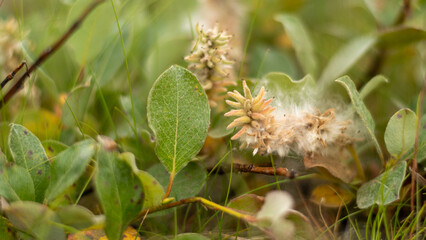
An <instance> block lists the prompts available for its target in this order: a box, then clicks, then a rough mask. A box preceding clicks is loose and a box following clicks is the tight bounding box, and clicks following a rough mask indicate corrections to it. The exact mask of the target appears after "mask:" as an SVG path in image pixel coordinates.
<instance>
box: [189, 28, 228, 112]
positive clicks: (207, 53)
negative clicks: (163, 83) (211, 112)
mask: <svg viewBox="0 0 426 240" xmlns="http://www.w3.org/2000/svg"><path fill="white" fill-rule="evenodd" d="M195 29H196V31H197V34H198V37H197V39H196V43H195V45H194V47H193V50H192V52H191V54H190V55H189V56H186V57H185V60H186V61H187V62H189V63H190V64H189V66H188V68H189V69H190V70H191V71H192V72H193V73H194V74H195V75H196V76H197V78H198V80H199V81H200V83H201V85H202V86H203V88H204V90H205V91H206V93H207V96H208V98H209V103H210V105H211V106H212V107H215V106H217V103H218V101H222V100H223V99H224V94H223V93H225V92H226V91H227V89H226V87H227V86H230V85H235V81H233V80H230V79H229V77H230V72H231V71H232V65H233V64H234V62H233V61H231V60H229V59H228V58H227V55H228V52H229V51H230V47H229V40H230V39H231V35H227V34H226V33H225V32H224V31H219V28H218V26H217V25H216V26H215V27H214V28H213V29H207V30H204V29H203V28H202V27H201V28H200V26H199V25H198V24H197V25H196V27H195Z"/></svg>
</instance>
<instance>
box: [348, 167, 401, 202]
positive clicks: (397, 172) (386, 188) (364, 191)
mask: <svg viewBox="0 0 426 240" xmlns="http://www.w3.org/2000/svg"><path fill="white" fill-rule="evenodd" d="M406 167H407V162H405V161H401V162H400V163H398V164H397V165H396V166H394V167H393V168H391V169H389V170H387V171H385V172H384V173H382V174H380V175H379V176H378V177H376V178H374V179H373V180H371V181H369V182H367V183H365V184H364V185H362V186H361V187H360V188H359V190H358V192H357V196H356V202H357V205H358V207H359V208H361V209H364V208H368V207H370V206H371V205H373V204H374V203H377V204H379V205H387V204H389V203H391V202H393V201H396V200H398V199H399V191H400V190H401V186H402V182H403V181H404V177H405V169H406Z"/></svg>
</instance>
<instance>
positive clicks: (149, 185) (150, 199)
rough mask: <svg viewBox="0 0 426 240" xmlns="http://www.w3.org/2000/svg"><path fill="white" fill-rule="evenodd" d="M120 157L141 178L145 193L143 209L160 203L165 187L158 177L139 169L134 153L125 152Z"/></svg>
mask: <svg viewBox="0 0 426 240" xmlns="http://www.w3.org/2000/svg"><path fill="white" fill-rule="evenodd" d="M120 157H121V158H122V159H123V160H124V161H125V162H126V163H127V164H128V165H129V166H130V168H131V169H132V171H133V173H134V174H135V175H136V176H137V177H138V178H139V180H140V181H141V183H142V185H143V191H144V193H145V199H144V202H143V209H147V208H150V207H154V206H158V205H160V204H161V202H162V200H163V196H164V188H163V187H162V186H161V184H160V183H159V182H158V181H157V179H155V178H154V177H153V176H152V175H151V174H149V173H148V172H145V171H142V170H140V169H138V167H137V166H136V160H135V155H133V153H130V152H125V153H122V154H120Z"/></svg>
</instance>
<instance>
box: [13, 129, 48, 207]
mask: <svg viewBox="0 0 426 240" xmlns="http://www.w3.org/2000/svg"><path fill="white" fill-rule="evenodd" d="M9 148H10V152H11V153H12V156H13V159H14V160H15V162H16V163H17V164H18V165H19V166H21V167H23V168H25V170H26V171H28V172H29V173H30V175H31V178H32V179H33V182H34V190H35V194H36V197H35V200H36V201H37V202H43V200H44V194H45V191H46V189H47V187H48V185H49V177H50V162H49V160H48V159H47V156H46V152H45V151H44V148H43V146H42V145H41V142H40V140H39V139H38V138H37V137H36V136H34V134H32V133H31V132H30V131H29V130H28V129H26V128H25V127H24V126H21V125H18V124H12V125H11V129H10V134H9Z"/></svg>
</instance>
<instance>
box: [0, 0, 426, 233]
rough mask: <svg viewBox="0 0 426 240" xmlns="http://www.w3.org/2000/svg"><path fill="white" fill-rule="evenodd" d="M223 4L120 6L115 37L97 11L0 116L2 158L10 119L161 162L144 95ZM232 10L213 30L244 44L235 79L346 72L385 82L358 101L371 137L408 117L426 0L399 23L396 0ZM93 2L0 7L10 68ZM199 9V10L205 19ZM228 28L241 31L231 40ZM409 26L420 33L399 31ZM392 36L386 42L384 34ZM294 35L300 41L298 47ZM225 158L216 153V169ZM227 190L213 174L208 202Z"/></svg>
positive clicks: (236, 187) (277, 2) (111, 19)
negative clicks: (11, 50) (10, 49)
mask: <svg viewBox="0 0 426 240" xmlns="http://www.w3.org/2000/svg"><path fill="white" fill-rule="evenodd" d="M212 2H216V5H217V7H216V9H215V8H211V9H207V11H206V9H205V8H206V6H207V4H211V3H212ZM221 2H222V1H214V0H199V1H197V0H146V1H136V0H115V1H114V3H115V8H116V11H117V18H118V21H119V23H120V27H121V34H122V38H121V37H120V32H119V30H118V28H117V22H116V19H115V13H114V10H113V8H112V6H111V3H110V2H109V1H107V2H106V3H104V4H102V5H101V6H100V7H98V8H97V9H96V10H95V11H94V12H93V13H92V14H91V15H90V16H89V17H88V19H87V20H86V21H85V22H84V24H83V26H82V27H81V28H80V29H78V30H77V31H76V33H75V34H74V35H73V36H72V37H71V39H70V40H69V41H68V42H66V43H65V45H64V46H63V47H62V48H60V49H59V51H58V52H56V53H55V54H54V55H52V56H51V57H50V58H49V59H48V60H47V61H46V62H45V63H44V64H43V65H42V66H41V67H40V68H39V69H38V70H37V71H36V72H35V73H33V75H32V76H31V78H30V80H29V81H27V83H26V85H27V86H26V87H25V89H24V90H23V91H22V92H21V93H20V94H19V96H15V97H14V98H13V99H12V101H11V102H10V103H8V105H6V107H4V108H3V109H1V125H0V133H1V138H2V140H1V142H0V147H1V149H6V144H7V133H8V132H9V129H8V128H9V125H8V124H9V123H11V122H16V123H21V124H23V125H25V126H26V127H27V128H29V129H30V130H31V131H32V132H34V133H35V134H36V135H37V136H38V137H39V138H40V139H41V140H47V139H54V140H58V141H60V142H62V143H65V144H67V145H71V144H72V143H74V142H75V141H77V140H79V139H81V138H82V136H81V132H83V133H84V134H86V135H90V136H96V135H98V134H102V135H107V136H110V137H112V138H114V139H115V140H116V141H117V142H118V143H119V144H120V146H121V147H122V148H123V149H124V150H128V151H131V152H133V153H134V154H135V155H136V157H137V159H138V164H139V165H140V166H141V167H142V168H143V169H146V168H148V167H150V166H153V164H154V163H158V160H157V159H156V156H155V153H154V152H153V149H152V143H151V141H150V135H149V134H148V132H147V131H149V128H148V124H147V118H146V104H147V96H148V93H149V90H150V88H151V86H152V84H153V82H154V81H155V79H156V78H157V77H158V76H159V75H160V74H161V73H162V72H163V71H164V70H166V69H167V68H169V67H170V66H171V65H172V64H179V65H182V66H187V63H186V62H185V61H184V60H183V58H184V56H186V55H188V54H189V52H190V51H191V48H192V46H193V39H194V36H195V33H194V31H195V30H194V26H195V24H196V23H197V22H204V21H205V19H204V17H205V13H206V12H207V13H209V15H213V16H214V15H215V12H220V11H221V8H220V4H221ZM235 2H236V4H235V6H236V8H233V9H231V14H232V16H229V18H235V17H237V18H238V19H239V21H238V23H239V26H237V27H236V26H234V25H230V26H222V25H221V26H220V28H222V29H225V30H228V32H229V33H231V34H235V36H236V39H237V40H236V41H237V42H238V39H240V40H239V42H238V44H239V46H235V48H240V49H241V50H244V49H245V48H246V47H247V50H246V54H244V55H243V56H245V58H244V63H243V64H241V59H243V56H240V57H239V58H238V57H237V63H236V64H235V71H236V72H237V73H241V74H238V76H236V78H245V79H259V78H261V77H262V76H264V75H265V74H267V73H269V72H272V71H277V72H283V73H286V74H287V75H289V76H290V77H292V78H293V79H301V78H303V77H304V76H305V75H307V74H310V75H311V76H312V77H313V78H314V79H315V80H316V81H317V82H318V83H319V84H321V85H328V84H329V83H332V82H333V81H334V79H335V78H337V77H340V76H342V75H345V74H347V75H349V76H350V77H351V78H352V79H353V80H354V81H355V83H356V85H357V87H358V88H361V87H362V86H363V85H364V84H365V83H366V82H368V81H369V80H370V79H371V78H372V77H374V76H375V75H377V74H383V75H384V76H385V77H386V78H387V79H388V80H389V82H388V83H387V84H383V85H381V86H380V87H379V88H378V89H377V90H376V91H375V92H374V94H371V95H369V96H368V97H367V98H366V99H365V102H366V105H367V107H368V108H369V110H370V111H371V113H372V115H373V118H374V119H375V121H376V124H377V135H378V136H379V137H378V139H383V134H384V130H385V127H386V124H387V121H388V119H389V118H390V117H391V116H392V115H393V113H395V112H396V111H397V110H398V109H400V108H404V107H408V108H411V109H412V110H415V104H416V99H417V96H418V94H419V91H420V89H421V84H422V82H423V79H424V76H425V74H426V73H425V70H426V44H425V39H426V33H425V31H424V30H425V29H426V1H425V0H414V1H411V8H410V9H411V10H410V14H409V15H408V16H406V17H404V18H403V20H398V19H400V14H401V9H402V8H403V1H400V0H365V1H361V0H358V1H351V0H344V1H342V0H331V1H330V0H291V1H283V0H240V1H235ZM88 4H90V1H87V0H37V1H25V0H5V1H4V2H3V4H2V5H1V7H0V21H8V20H9V19H15V20H16V21H17V23H18V27H17V29H16V30H17V34H16V40H17V41H18V42H19V43H20V46H21V49H22V54H21V55H20V56H19V57H18V58H19V59H18V61H17V62H20V61H22V60H26V61H27V63H28V64H31V63H32V62H33V61H34V59H35V58H36V57H37V56H39V55H40V54H41V52H42V51H43V49H45V48H46V47H48V46H50V45H51V44H52V43H53V42H54V41H55V40H56V39H58V38H59V37H60V36H61V35H62V34H63V33H64V32H65V31H66V29H67V28H68V26H70V25H71V24H72V23H73V22H74V20H75V19H76V17H77V16H78V15H79V14H80V13H81V11H82V10H83V9H84V8H85V7H86V6H87V5H88ZM212 5H213V6H214V4H212ZM235 6H234V7H235ZM203 8H204V12H203V11H201V10H200V9H203ZM233 11H234V12H233ZM203 13H204V14H203ZM217 16H221V15H220V14H217ZM280 16H284V17H287V19H288V18H291V19H292V21H293V23H294V24H293V25H290V26H288V25H285V24H284V25H283V24H282V21H280ZM213 18H214V17H213ZM224 18H225V19H224ZM216 20H217V21H219V22H226V20H227V19H226V17H223V16H221V17H220V18H219V19H216ZM294 26H296V27H294ZM235 28H237V29H240V32H237V33H233V32H230V31H229V30H230V29H235ZM408 28H410V29H419V31H415V30H413V31H411V30H407V31H406V29H408ZM301 32H302V33H301ZM392 32H393V33H394V34H393V35H392V34H390V35H386V33H392ZM294 36H296V37H294ZM297 36H304V38H303V39H302V40H300V39H297ZM362 38H371V39H374V40H372V42H371V43H370V44H367V43H365V42H362V41H361V43H360V42H359V41H358V44H359V45H355V46H356V47H354V48H352V49H350V50H348V52H346V53H345V54H344V57H343V59H338V61H337V62H335V63H334V65H333V66H332V67H330V66H329V63H330V60H331V59H333V56H335V55H336V53H338V52H339V50H341V49H342V48H344V47H345V46H348V44H350V43H353V42H354V41H355V40H359V39H362ZM295 40H299V41H295ZM122 41H123V45H124V48H125V52H126V58H127V61H125V57H124V54H123V45H122ZM354 44H357V42H355V43H354ZM1 54H3V53H1V52H0V55H1ZM5 61H6V62H7V61H12V59H6V60H5ZM240 64H241V66H242V69H240ZM3 65H5V63H4V62H3ZM0 68H2V69H3V71H2V74H3V75H2V77H5V74H7V71H5V70H4V66H0ZM126 69H127V70H126ZM325 70H327V71H328V72H327V74H325ZM8 71H10V70H8ZM127 71H128V72H127ZM128 76H129V78H128ZM330 76H334V77H335V78H333V79H331V78H330ZM129 83H130V85H131V86H129ZM239 84H240V81H239ZM336 85H337V84H335V83H334V82H333V84H332V85H329V87H331V88H333V89H334V88H335V91H336V92H341V93H343V94H342V96H346V94H345V93H344V89H343V88H341V87H339V86H336ZM130 93H131V94H132V97H133V104H134V113H132V106H131V105H132V103H131V96H130ZM65 99H67V101H65ZM424 106H426V104H425V105H424ZM221 114H222V113H221V111H220V110H216V111H215V112H213V116H212V117H213V119H215V118H218V117H219V116H220V115H221ZM76 120H78V121H76ZM134 121H135V123H136V129H135V128H134ZM213 122H214V121H213ZM135 133H136V134H138V137H135ZM140 139H142V140H140ZM224 143H225V141H224V140H223V139H222V140H212V139H207V144H206V145H207V147H205V148H204V149H203V151H204V152H202V153H203V154H205V155H209V154H211V152H209V151H215V149H217V145H224ZM209 147H210V150H209ZM220 157H221V156H216V158H215V160H216V161H218V160H219V158H220ZM370 159H371V160H372V161H373V162H376V163H377V164H379V159H378V158H377V157H376V155H374V149H372V148H371V151H370V154H366V155H365V158H364V161H368V160H370ZM270 181H271V178H270V177H262V176H261V177H259V176H257V177H247V178H244V179H243V177H241V176H240V175H236V176H235V178H234V179H233V182H232V188H231V189H232V192H231V193H232V196H235V195H238V194H242V193H244V192H247V191H248V190H250V189H253V188H254V187H255V186H261V185H264V184H266V183H268V182H270ZM218 182H219V183H218ZM227 183H228V178H227V176H215V177H214V179H213V180H209V181H208V183H207V187H206V188H205V189H204V190H205V192H204V195H206V196H208V197H210V198H211V199H212V200H213V201H217V202H223V200H224V198H225V194H226V189H227ZM213 186H214V187H213ZM258 193H260V192H258ZM181 211H182V210H181ZM182 212H183V211H182ZM182 214H185V213H184V212H183V213H182ZM202 217H206V216H203V215H201V216H200V218H202ZM192 220H193V219H192ZM192 220H191V221H192ZM151 221H152V224H150V226H151V227H152V228H153V229H152V231H157V230H158V231H160V232H168V229H167V225H166V224H160V223H162V221H163V220H162V219H161V218H158V219H156V218H153V219H152V220H151ZM193 221H195V220H193ZM208 223H209V222H208V221H206V222H205V224H206V225H207V224H208ZM234 224H236V223H234ZM185 227H186V226H184V225H183V228H185ZM197 227H199V228H201V227H203V226H197ZM154 228H158V229H154ZM194 228H196V227H194Z"/></svg>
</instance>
